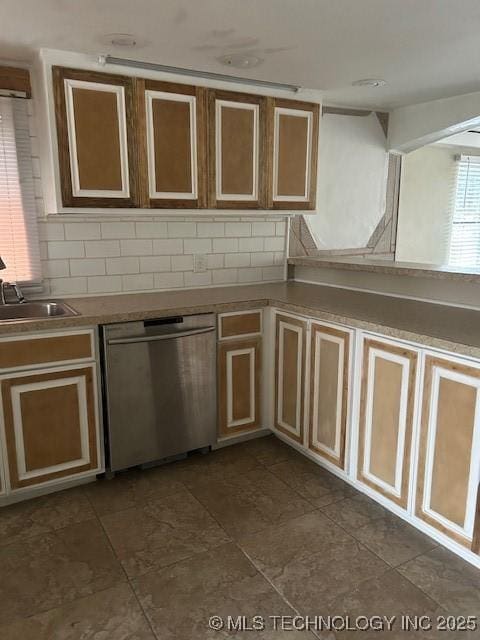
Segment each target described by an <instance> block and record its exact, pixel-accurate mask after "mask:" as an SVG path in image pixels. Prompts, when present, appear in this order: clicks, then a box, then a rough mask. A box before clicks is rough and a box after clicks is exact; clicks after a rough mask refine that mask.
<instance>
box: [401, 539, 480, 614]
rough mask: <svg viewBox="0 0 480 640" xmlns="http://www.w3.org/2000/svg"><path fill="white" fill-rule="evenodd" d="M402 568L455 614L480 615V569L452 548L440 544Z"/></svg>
mask: <svg viewBox="0 0 480 640" xmlns="http://www.w3.org/2000/svg"><path fill="white" fill-rule="evenodd" d="M398 571H399V572H400V573H401V574H402V575H404V576H405V577H406V578H408V579H409V580H410V581H411V582H412V583H413V584H415V585H417V586H418V587H419V588H420V589H422V591H424V592H425V593H427V594H428V595H429V596H430V597H431V598H433V599H434V600H436V602H438V603H439V604H440V605H441V606H442V607H443V608H444V609H445V610H446V611H448V612H449V613H451V614H452V615H459V614H462V615H466V616H468V615H473V616H478V621H479V624H480V571H479V570H478V569H477V568H476V567H473V566H472V565H470V564H468V563H467V562H465V561H464V560H462V559H461V558H459V557H458V556H456V555H454V554H453V553H451V552H450V551H448V549H444V548H443V547H437V548H436V549H433V550H432V551H430V552H428V553H426V554H424V555H421V556H419V557H418V558H415V559H413V560H411V561H410V562H407V563H406V564H404V565H402V566H401V567H399V568H398Z"/></svg>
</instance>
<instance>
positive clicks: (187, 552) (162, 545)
mask: <svg viewBox="0 0 480 640" xmlns="http://www.w3.org/2000/svg"><path fill="white" fill-rule="evenodd" d="M101 522H102V524H103V526H104V527H105V531H106V532H107V535H108V537H109V539H110V542H111V543H112V546H113V548H114V550H115V553H116V554H117V556H118V558H119V559H120V561H121V562H122V565H123V567H124V569H125V571H126V572H127V574H128V575H129V576H130V577H132V576H137V575H141V574H142V573H145V572H147V571H149V570H151V569H152V568H155V567H157V568H158V567H164V566H167V565H169V564H172V563H173V562H177V561H178V560H182V559H184V558H188V557H190V556H192V555H194V554H196V553H201V552H202V551H206V550H208V549H211V548H213V547H217V546H219V545H221V544H224V543H225V542H228V541H229V537H228V535H227V534H226V533H225V531H223V529H222V528H221V527H220V526H219V525H218V524H217V522H215V520H214V519H213V518H212V517H211V516H210V514H209V513H208V512H207V511H206V510H205V509H204V507H202V505H201V504H200V503H199V502H198V501H197V500H196V499H195V498H194V497H193V496H192V495H191V494H190V493H189V492H188V491H186V490H184V491H183V492H181V493H176V494H174V495H172V496H165V497H163V498H158V499H156V500H152V501H150V502H147V503H145V504H142V505H139V506H137V507H134V508H132V509H125V510H123V511H117V512H115V513H110V514H107V515H105V516H102V518H101Z"/></svg>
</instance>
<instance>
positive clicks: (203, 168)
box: [136, 79, 207, 209]
mask: <svg viewBox="0 0 480 640" xmlns="http://www.w3.org/2000/svg"><path fill="white" fill-rule="evenodd" d="M136 94H137V114H138V125H139V138H140V140H141V141H142V147H141V149H140V158H139V159H140V166H141V167H143V170H142V169H141V170H140V180H142V178H143V179H144V182H143V183H142V186H141V191H142V195H143V197H144V198H145V202H144V206H146V207H152V208H159V209H160V208H188V209H196V208H201V207H205V206H206V188H207V156H206V90H205V89H204V88H202V87H193V86H189V85H184V84H174V83H170V82H159V81H155V80H140V79H139V80H136Z"/></svg>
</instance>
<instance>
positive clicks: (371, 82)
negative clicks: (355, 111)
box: [352, 78, 387, 87]
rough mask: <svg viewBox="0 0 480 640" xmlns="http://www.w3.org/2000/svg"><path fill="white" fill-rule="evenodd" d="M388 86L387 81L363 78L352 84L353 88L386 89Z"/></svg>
mask: <svg viewBox="0 0 480 640" xmlns="http://www.w3.org/2000/svg"><path fill="white" fill-rule="evenodd" d="M386 84H387V81H386V80H379V79H378V78H362V79H361V80H355V82H352V87H384V86H385V85H386Z"/></svg>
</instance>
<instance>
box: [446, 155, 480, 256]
mask: <svg viewBox="0 0 480 640" xmlns="http://www.w3.org/2000/svg"><path fill="white" fill-rule="evenodd" d="M449 264H450V265H453V266H459V267H471V268H475V267H479V268H480V156H463V155H462V156H459V159H458V167H457V182H456V190H455V206H454V212H453V220H452V235H451V239H450V259H449Z"/></svg>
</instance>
